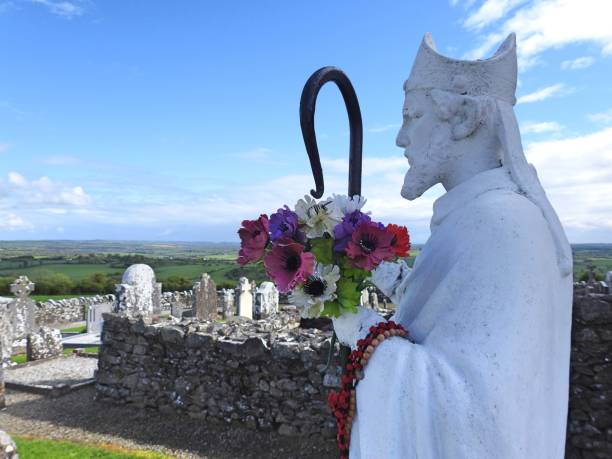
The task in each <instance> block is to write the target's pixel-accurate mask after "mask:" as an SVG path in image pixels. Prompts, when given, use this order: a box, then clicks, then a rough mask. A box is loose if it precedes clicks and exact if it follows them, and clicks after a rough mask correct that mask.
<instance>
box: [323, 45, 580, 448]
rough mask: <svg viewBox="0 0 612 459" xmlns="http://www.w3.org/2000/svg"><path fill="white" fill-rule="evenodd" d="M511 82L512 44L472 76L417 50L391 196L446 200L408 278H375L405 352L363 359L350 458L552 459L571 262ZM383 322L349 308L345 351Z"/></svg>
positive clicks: (389, 269)
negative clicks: (434, 193) (402, 172)
mask: <svg viewBox="0 0 612 459" xmlns="http://www.w3.org/2000/svg"><path fill="white" fill-rule="evenodd" d="M516 69H517V68H516V44H515V37H514V35H510V36H509V37H508V38H507V39H506V41H505V42H504V43H503V44H502V45H501V47H500V48H499V50H498V51H497V52H496V54H495V55H494V56H493V57H491V58H489V59H486V60H479V61H461V60H455V59H450V58H447V57H444V56H441V55H440V54H438V53H437V51H436V50H435V48H434V45H433V42H432V40H431V38H430V36H429V35H426V36H425V38H424V39H423V42H422V44H421V47H420V49H419V51H418V54H417V57H416V60H415V62H414V65H413V68H412V72H411V74H410V77H409V78H408V80H407V81H406V83H405V84H404V89H405V93H406V94H405V95H406V98H405V102H404V124H403V126H402V128H401V130H400V132H399V135H398V137H397V144H398V146H400V147H402V148H404V149H405V156H406V157H407V158H408V163H409V165H410V169H409V171H408V173H407V174H406V179H405V183H404V186H403V188H402V196H403V197H405V198H406V199H409V200H412V199H415V198H418V197H419V196H420V195H421V194H423V193H424V192H425V191H426V190H427V189H429V188H430V187H432V186H433V185H435V184H437V183H442V185H443V186H444V188H445V189H446V194H445V195H443V196H442V197H441V198H439V199H438V200H437V201H436V203H435V204H434V214H433V217H432V220H431V236H430V238H429V240H428V241H427V244H426V245H425V247H424V248H423V250H422V252H421V253H420V254H419V256H418V258H417V260H416V262H415V264H414V269H412V270H410V269H409V268H408V266H406V264H405V263H398V264H393V263H385V264H383V265H381V266H380V267H379V268H378V269H377V270H376V271H375V272H374V273H373V281H374V283H375V284H376V285H377V286H378V287H379V288H380V289H381V290H382V291H383V292H384V293H385V294H386V295H387V296H389V297H390V298H391V299H392V301H393V302H394V303H395V304H396V305H397V311H396V314H395V316H394V318H393V320H395V321H396V322H398V323H400V324H402V325H403V326H404V327H405V328H406V329H408V330H409V332H410V333H411V335H412V337H413V338H414V340H415V343H414V344H413V343H411V342H410V341H408V340H405V339H402V338H391V339H389V340H385V341H384V342H383V343H382V344H381V345H380V346H378V347H377V348H376V350H375V352H374V354H373V356H372V358H371V359H370V360H369V362H368V364H367V366H366V368H365V372H364V374H365V377H364V379H363V380H361V381H360V382H359V384H358V386H357V414H356V418H355V421H354V424H353V430H352V433H351V444H350V457H351V459H356V458H371V457H384V458H423V459H435V458H448V459H468V458H469V459H490V458H496V459H510V458H512V459H525V458H533V459H535V458H538V459H544V458H551V459H552V458H554V459H560V458H563V456H564V451H565V436H566V429H565V428H566V417H567V406H568V379H569V357H570V327H571V302H572V276H571V272H572V258H571V250H570V247H569V244H568V242H567V239H566V237H565V233H564V232H563V229H562V227H561V225H560V223H559V220H558V218H557V216H556V214H555V212H554V210H553V209H552V207H551V205H550V203H549V202H548V199H547V198H546V195H545V193H544V190H543V189H542V187H541V185H540V183H539V181H538V179H537V175H536V172H535V170H534V168H533V167H532V166H531V165H530V164H528V163H527V161H526V159H525V156H524V153H523V150H522V146H521V139H520V133H519V130H518V126H517V121H516V119H515V116H514V113H513V105H514V103H515V88H516V78H517V71H516ZM381 320H382V318H381V317H380V316H378V315H377V314H376V313H375V312H374V311H373V310H369V309H364V308H360V310H359V312H358V313H357V314H350V315H345V316H342V317H341V318H339V319H336V320H334V327H335V329H336V332H337V334H338V336H339V338H340V340H341V341H342V342H344V343H346V344H348V345H350V346H353V347H354V346H355V343H356V341H357V339H358V338H360V337H363V336H365V335H366V334H367V331H368V330H367V329H368V327H369V326H370V325H372V324H374V323H377V322H379V321H381Z"/></svg>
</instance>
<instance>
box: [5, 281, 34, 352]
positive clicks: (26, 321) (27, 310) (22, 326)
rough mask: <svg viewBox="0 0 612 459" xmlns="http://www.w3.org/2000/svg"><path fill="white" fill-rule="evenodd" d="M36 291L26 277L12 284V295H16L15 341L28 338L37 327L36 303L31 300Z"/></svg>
mask: <svg viewBox="0 0 612 459" xmlns="http://www.w3.org/2000/svg"><path fill="white" fill-rule="evenodd" d="M33 291H34V283H33V282H30V279H28V278H27V277H26V276H19V277H18V278H17V279H16V280H15V282H13V283H12V284H11V293H12V294H13V295H15V300H14V309H15V319H14V320H15V328H14V331H13V340H16V339H22V338H26V337H27V336H28V335H29V334H30V333H32V332H33V331H34V328H35V326H36V303H35V302H34V301H33V300H31V299H30V298H29V296H30V293H32V292H33Z"/></svg>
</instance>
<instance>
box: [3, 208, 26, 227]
mask: <svg viewBox="0 0 612 459" xmlns="http://www.w3.org/2000/svg"><path fill="white" fill-rule="evenodd" d="M31 228H33V226H32V224H31V223H29V222H28V221H26V220H24V219H23V218H21V217H20V216H19V215H16V214H14V213H12V212H4V211H0V229H1V230H9V231H16V230H24V229H31Z"/></svg>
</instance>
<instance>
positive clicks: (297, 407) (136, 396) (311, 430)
mask: <svg viewBox="0 0 612 459" xmlns="http://www.w3.org/2000/svg"><path fill="white" fill-rule="evenodd" d="M104 319H105V322H104V332H103V334H102V343H103V344H102V348H101V352H100V360H99V369H98V372H97V380H96V391H97V397H98V398H99V399H101V400H106V401H113V402H117V403H133V404H135V405H136V406H139V407H151V408H155V409H159V410H161V411H166V410H178V411H183V412H185V413H186V414H187V415H189V416H191V417H194V418H198V419H212V420H215V419H216V420H220V421H226V422H233V421H238V422H242V423H245V424H246V425H247V426H250V427H252V428H254V429H261V430H277V431H278V432H279V433H281V434H287V435H326V436H329V437H333V436H334V435H335V423H334V420H333V418H332V416H331V413H330V411H329V409H328V407H327V404H326V397H327V388H326V387H324V385H323V379H324V378H323V377H322V375H321V372H320V371H321V370H322V369H323V368H324V366H325V362H326V359H327V354H328V349H329V345H330V339H329V338H330V333H324V332H320V331H318V330H314V329H313V330H304V329H299V328H297V323H298V321H299V319H298V317H297V316H296V315H289V314H286V313H285V314H279V315H277V316H275V317H272V318H270V319H268V320H262V321H250V320H247V319H243V318H239V317H237V318H234V319H232V320H230V321H228V323H225V324H222V323H211V322H199V323H198V322H183V323H181V324H177V325H170V326H157V325H149V326H147V325H145V324H144V323H143V322H141V321H135V320H130V319H127V318H123V317H119V316H117V315H114V314H106V315H105V316H104ZM338 370H339V369H338V368H337V367H334V369H333V371H335V373H334V374H331V375H328V376H327V377H326V378H325V380H326V382H328V383H331V384H337V382H338V377H337V372H338Z"/></svg>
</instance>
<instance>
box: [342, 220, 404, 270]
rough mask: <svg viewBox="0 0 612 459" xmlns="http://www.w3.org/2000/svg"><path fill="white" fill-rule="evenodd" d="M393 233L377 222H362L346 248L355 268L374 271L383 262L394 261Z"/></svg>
mask: <svg viewBox="0 0 612 459" xmlns="http://www.w3.org/2000/svg"><path fill="white" fill-rule="evenodd" d="M392 240H393V233H391V232H389V231H387V230H386V229H385V228H381V226H380V225H379V224H378V223H375V222H368V221H365V222H362V223H361V224H359V226H358V227H357V228H356V229H355V232H354V233H353V237H352V238H351V240H350V241H349V242H348V245H347V246H346V254H347V256H348V257H349V258H350V259H351V261H352V263H353V266H355V267H357V268H361V269H365V270H366V271H372V270H373V269H374V268H376V267H377V266H378V265H379V264H380V263H381V262H382V261H384V260H387V261H390V260H393V259H394V258H395V252H394V251H393V247H392V246H391V241H392Z"/></svg>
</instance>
